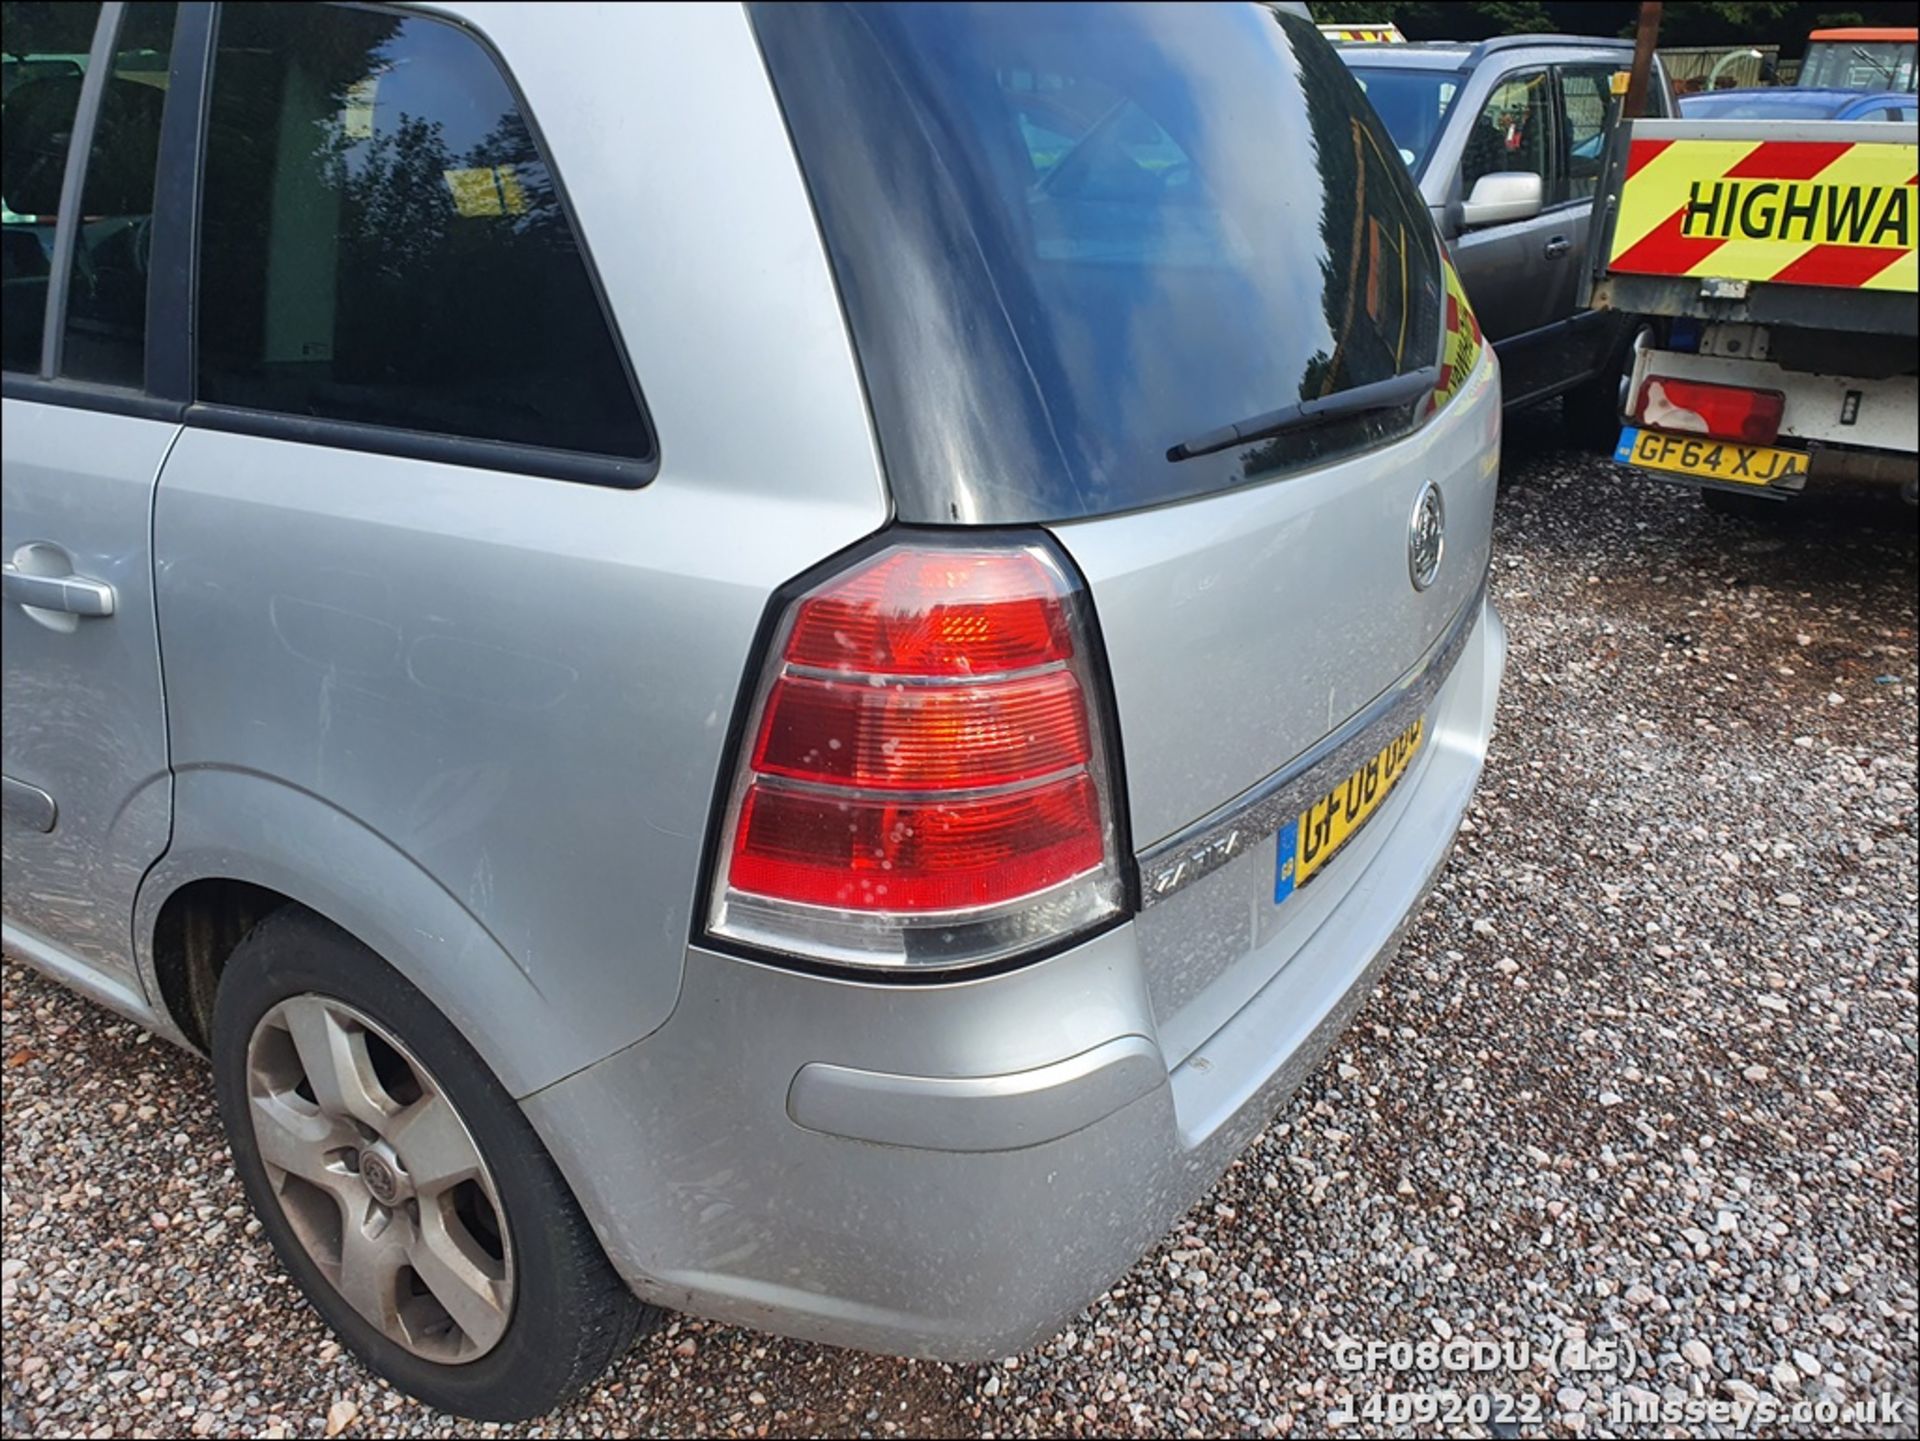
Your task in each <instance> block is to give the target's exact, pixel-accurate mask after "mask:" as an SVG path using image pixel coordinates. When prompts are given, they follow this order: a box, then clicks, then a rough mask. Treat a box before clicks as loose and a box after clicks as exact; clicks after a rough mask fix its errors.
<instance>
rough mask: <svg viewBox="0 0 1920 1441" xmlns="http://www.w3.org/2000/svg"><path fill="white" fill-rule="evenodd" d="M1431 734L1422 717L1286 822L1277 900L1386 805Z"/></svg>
mask: <svg viewBox="0 0 1920 1441" xmlns="http://www.w3.org/2000/svg"><path fill="white" fill-rule="evenodd" d="M1426 736H1427V722H1426V719H1425V718H1424V717H1422V718H1421V719H1420V720H1417V721H1415V722H1414V723H1413V724H1412V725H1410V726H1408V727H1407V728H1406V729H1405V730H1404V731H1402V732H1401V733H1400V734H1399V735H1397V736H1395V737H1394V738H1393V739H1392V740H1391V741H1389V742H1388V743H1387V745H1386V746H1385V748H1384V749H1382V750H1381V752H1380V754H1379V755H1377V756H1375V757H1374V758H1373V759H1372V760H1370V761H1368V762H1367V763H1366V764H1365V765H1363V766H1361V767H1360V769H1358V770H1357V771H1355V772H1354V773H1353V774H1352V775H1350V776H1348V777H1347V778H1346V779H1345V780H1344V781H1342V782H1341V783H1340V784H1339V785H1337V786H1335V787H1334V788H1333V789H1332V790H1330V791H1328V792H1327V794H1326V795H1324V796H1322V797H1321V798H1320V799H1319V800H1317V801H1315V802H1314V803H1313V804H1312V805H1310V806H1308V807H1307V808H1306V810H1304V811H1302V812H1301V813H1300V818H1299V819H1298V820H1293V821H1288V822H1287V824H1286V825H1285V826H1284V827H1282V828H1281V831H1280V836H1279V852H1278V860H1277V862H1276V871H1275V875H1274V884H1273V899H1274V901H1275V903H1276V904H1277V903H1278V902H1280V901H1284V900H1285V899H1286V898H1287V897H1288V896H1290V895H1292V894H1293V893H1294V891H1295V890H1296V889H1298V888H1299V887H1300V886H1304V885H1305V884H1306V883H1307V882H1308V881H1310V880H1312V879H1313V877H1314V875H1315V874H1316V873H1317V872H1318V871H1319V870H1320V869H1321V867H1323V866H1325V865H1326V863H1327V862H1328V861H1330V860H1332V859H1333V857H1334V853H1335V852H1336V851H1338V850H1339V849H1340V847H1341V846H1343V845H1345V844H1346V843H1347V842H1348V841H1349V840H1350V839H1352V837H1353V834H1354V832H1356V831H1358V830H1359V829H1360V827H1362V826H1364V825H1365V824H1366V823H1367V821H1368V820H1369V819H1370V818H1371V817H1372V815H1373V813H1374V812H1375V811H1377V810H1379V809H1380V806H1381V803H1382V802H1384V801H1385V800H1386V798H1387V795H1388V793H1389V792H1391V791H1392V790H1393V788H1394V786H1395V785H1396V784H1397V783H1398V782H1399V780H1400V777H1401V776H1403V775H1405V774H1406V773H1407V767H1408V766H1410V765H1412V764H1413V758H1414V756H1415V755H1416V754H1417V753H1418V752H1419V750H1420V743H1421V742H1422V741H1423V740H1425V739H1426Z"/></svg>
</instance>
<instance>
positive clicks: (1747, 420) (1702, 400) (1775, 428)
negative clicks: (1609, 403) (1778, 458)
mask: <svg viewBox="0 0 1920 1441" xmlns="http://www.w3.org/2000/svg"><path fill="white" fill-rule="evenodd" d="M1785 413H1786V397H1785V396H1784V395H1782V394H1781V393H1780V392H1779V391H1777V390H1749V389H1747V388H1746V387H1745V386H1743V385H1716V384H1714V383H1713V382H1711V381H1706V380H1679V379H1676V378H1675V377H1673V376H1670V375H1649V376H1648V377H1647V378H1646V380H1645V381H1644V382H1643V383H1642V384H1641V386H1640V395H1639V398H1638V399H1637V400H1636V401H1635V403H1634V408H1633V414H1634V419H1636V420H1638V421H1639V422H1640V423H1641V424H1642V425H1648V426H1651V427H1652V428H1653V429H1655V430H1672V431H1679V432H1681V433H1683V434H1687V435H1706V436H1711V437H1713V438H1714V439H1715V440H1731V441H1737V442H1739V443H1740V444H1743V445H1771V444H1773V442H1774V441H1776V440H1778V439H1779V438H1780V418H1781V416H1782V415H1784V414H1785Z"/></svg>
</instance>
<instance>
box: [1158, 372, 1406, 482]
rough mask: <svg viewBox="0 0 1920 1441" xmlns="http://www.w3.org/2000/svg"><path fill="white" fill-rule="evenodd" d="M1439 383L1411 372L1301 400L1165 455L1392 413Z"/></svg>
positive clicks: (1205, 451)
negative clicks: (1372, 414) (1360, 416)
mask: <svg viewBox="0 0 1920 1441" xmlns="http://www.w3.org/2000/svg"><path fill="white" fill-rule="evenodd" d="M1439 379H1440V367H1439V366H1437V365H1429V366H1426V367H1425V368H1424V369H1421V370H1410V371H1408V372H1407V373H1406V374H1405V375H1395V376H1392V377H1390V378H1389V379H1386V380H1376V381H1374V382H1373V383H1372V384H1371V385H1356V386H1354V387H1353V389H1351V390H1342V391H1338V392H1336V393H1335V394H1333V395H1323V396H1321V397H1320V398H1319V399H1317V400H1302V401H1299V402H1297V403H1295V404H1293V405H1286V406H1282V407H1281V408H1280V409H1279V410H1269V411H1268V412H1267V413H1266V414H1265V415H1254V416H1249V417H1248V418H1247V419H1245V420H1241V421H1236V422H1235V423H1234V424H1232V425H1223V426H1221V427H1220V429H1218V430H1209V431H1208V432H1207V433H1206V434H1205V435H1196V436H1195V437H1194V438H1193V439H1192V440H1183V441H1181V442H1180V444H1178V445H1176V446H1174V447H1173V449H1171V450H1169V451H1168V452H1167V459H1168V460H1192V459H1193V458H1194V457H1195V456H1196V455H1212V454H1213V453H1214V452H1215V451H1216V450H1226V449H1227V448H1228V447H1230V446H1235V445H1244V444H1246V442H1248V441H1250V440H1269V439H1271V438H1272V437H1274V436H1276V435H1284V434H1286V433H1287V432H1288V431H1290V430H1305V429H1307V428H1308V427H1309V426H1315V425H1325V424H1327V423H1328V422H1329V421H1335V420H1351V419H1352V418H1353V417H1354V416H1356V415H1366V414H1369V413H1370V412H1373V411H1376V410H1394V409H1397V408H1398V407H1400V406H1402V405H1406V404H1407V403H1408V402H1410V401H1414V400H1418V399H1419V398H1420V397H1421V396H1423V395H1425V394H1426V393H1427V392H1428V391H1430V390H1432V389H1433V387H1434V386H1435V384H1437V383H1438V382H1439Z"/></svg>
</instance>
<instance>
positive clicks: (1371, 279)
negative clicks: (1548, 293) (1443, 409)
mask: <svg viewBox="0 0 1920 1441" xmlns="http://www.w3.org/2000/svg"><path fill="white" fill-rule="evenodd" d="M1275 20H1276V22H1277V23H1279V24H1280V25H1281V26H1282V27H1283V28H1284V29H1287V30H1288V31H1289V38H1290V39H1291V40H1292V41H1293V42H1294V57H1295V60H1296V62H1297V65H1296V69H1295V74H1296V76H1297V77H1298V79H1299V82H1300V88H1301V91H1302V93H1303V95H1304V97H1305V100H1306V113H1307V123H1308V130H1309V134H1308V144H1309V145H1310V146H1311V148H1312V151H1313V156H1314V162H1315V163H1314V166H1313V173H1315V174H1317V175H1318V177H1319V180H1320V186H1321V189H1320V257H1319V267H1320V280H1321V284H1320V303H1321V310H1322V313H1323V315H1324V317H1325V320H1326V324H1327V329H1328V330H1329V331H1330V332H1331V333H1332V334H1333V336H1334V337H1335V344H1334V349H1333V350H1332V351H1331V352H1328V351H1326V350H1320V351H1316V352H1315V353H1314V354H1313V355H1312V356H1310V357H1309V358H1308V360H1307V362H1306V365H1305V366H1304V367H1303V368H1302V371H1301V375H1300V395H1299V398H1300V399H1301V400H1313V399H1317V398H1319V397H1321V396H1325V395H1331V394H1334V393H1335V392H1337V391H1341V390H1348V389H1352V388H1353V387H1355V386H1358V385H1366V384H1369V383H1371V382H1373V381H1378V380H1385V379H1387V378H1389V377H1391V376H1393V375H1394V374H1396V373H1398V372H1400V371H1403V370H1406V369H1408V368H1410V367H1414V366H1419V365H1422V364H1425V363H1427V361H1428V360H1429V359H1430V358H1431V356H1432V352H1433V350H1434V349H1435V346H1436V344H1437V336H1436V335H1435V326H1436V325H1437V324H1438V313H1439V304H1440V296H1439V290H1438V286H1437V282H1436V280H1435V278H1434V276H1433V274H1432V271H1433V268H1434V265H1433V261H1432V260H1431V259H1423V258H1422V257H1421V256H1420V255H1419V253H1418V251H1417V249H1416V247H1419V246H1421V245H1424V244H1427V243H1429V236H1430V234H1431V222H1430V221H1429V220H1428V217H1427V215H1426V211H1425V207H1424V206H1418V207H1417V208H1416V205H1415V204H1414V203H1413V202H1412V201H1410V200H1409V196H1408V192H1409V191H1410V190H1411V186H1412V182H1411V181H1409V180H1407V179H1406V177H1405V174H1404V167H1402V165H1401V164H1400V160H1399V157H1398V155H1397V154H1395V153H1394V152H1392V151H1391V150H1390V149H1389V150H1383V149H1382V147H1381V142H1380V138H1379V136H1378V135H1377V134H1375V133H1374V131H1373V130H1372V128H1371V127H1370V126H1369V125H1368V123H1367V122H1366V121H1365V119H1364V118H1363V117H1364V115H1365V113H1366V106H1365V102H1364V101H1363V100H1360V99H1359V98H1358V97H1357V96H1356V95H1355V94H1354V93H1353V89H1354V81H1353V79H1352V77H1351V76H1350V75H1349V74H1348V72H1347V69H1346V66H1345V65H1343V64H1342V63H1341V62H1340V61H1339V60H1338V59H1337V58H1336V57H1335V56H1334V55H1333V53H1332V52H1331V51H1330V50H1328V49H1327V48H1326V47H1325V46H1324V45H1319V44H1317V43H1314V42H1312V41H1309V40H1308V39H1307V38H1306V35H1305V33H1304V32H1306V31H1307V30H1308V29H1309V28H1310V27H1309V25H1308V22H1306V21H1303V20H1299V19H1297V18H1295V17H1292V16H1285V15H1276V16H1275ZM1370 228H1371V229H1372V231H1373V232H1374V233H1372V234H1370V233H1369V231H1370ZM1376 246H1377V248H1376ZM1402 248H1404V249H1405V250H1406V252H1407V253H1405V254H1404V255H1403V254H1402ZM1403 260H1404V261H1405V269H1404V274H1405V277H1406V281H1407V285H1408V288H1410V289H1411V290H1412V293H1411V294H1408V293H1404V291H1403V288H1402V284H1401V277H1402V274H1403V271H1402V261H1403ZM1376 272H1377V273H1376ZM1376 316H1377V319H1376ZM1403 320H1404V333H1403V331H1402V322H1403ZM1386 328H1391V330H1392V335H1391V337H1389V335H1388V334H1387V333H1386ZM1393 428H1394V426H1393V423H1392V419H1391V417H1384V418H1383V417H1380V416H1372V417H1365V418H1359V419H1354V420H1350V421H1343V422H1336V423H1334V424H1330V425H1327V426H1323V427H1320V428H1317V429H1314V430H1305V431H1296V432H1292V433H1290V434H1288V435H1285V436H1281V437H1278V438H1276V439H1274V440H1270V441H1264V442H1261V443H1260V444H1258V445H1255V446H1251V447H1249V448H1248V449H1247V450H1246V451H1244V452H1243V453H1242V461H1243V464H1244V465H1245V468H1246V471H1247V473H1248V474H1255V473H1257V472H1260V471H1262V470H1267V469H1271V468H1273V467H1274V466H1276V465H1279V464H1281V463H1288V464H1299V463H1300V462H1301V461H1302V460H1303V459H1305V458H1308V457H1312V456H1319V455H1330V454H1335V453H1338V452H1341V451H1347V450H1352V449H1354V448H1355V447H1356V446H1358V445H1362V444H1368V443H1371V442H1372V441H1373V440H1374V439H1376V438H1379V437H1382V436H1384V435H1386V434H1389V433H1391V431H1392V429H1393Z"/></svg>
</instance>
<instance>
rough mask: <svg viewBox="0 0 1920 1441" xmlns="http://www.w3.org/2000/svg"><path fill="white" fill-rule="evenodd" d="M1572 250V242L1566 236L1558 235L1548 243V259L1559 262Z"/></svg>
mask: <svg viewBox="0 0 1920 1441" xmlns="http://www.w3.org/2000/svg"><path fill="white" fill-rule="evenodd" d="M1571 249H1573V242H1572V241H1570V240H1568V239H1567V237H1566V236H1564V235H1556V236H1554V237H1553V239H1551V240H1549V241H1548V242H1547V249H1546V255H1547V259H1549V260H1558V259H1559V258H1560V257H1561V256H1563V255H1565V254H1566V253H1567V252H1568V251H1569V250H1571Z"/></svg>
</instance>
